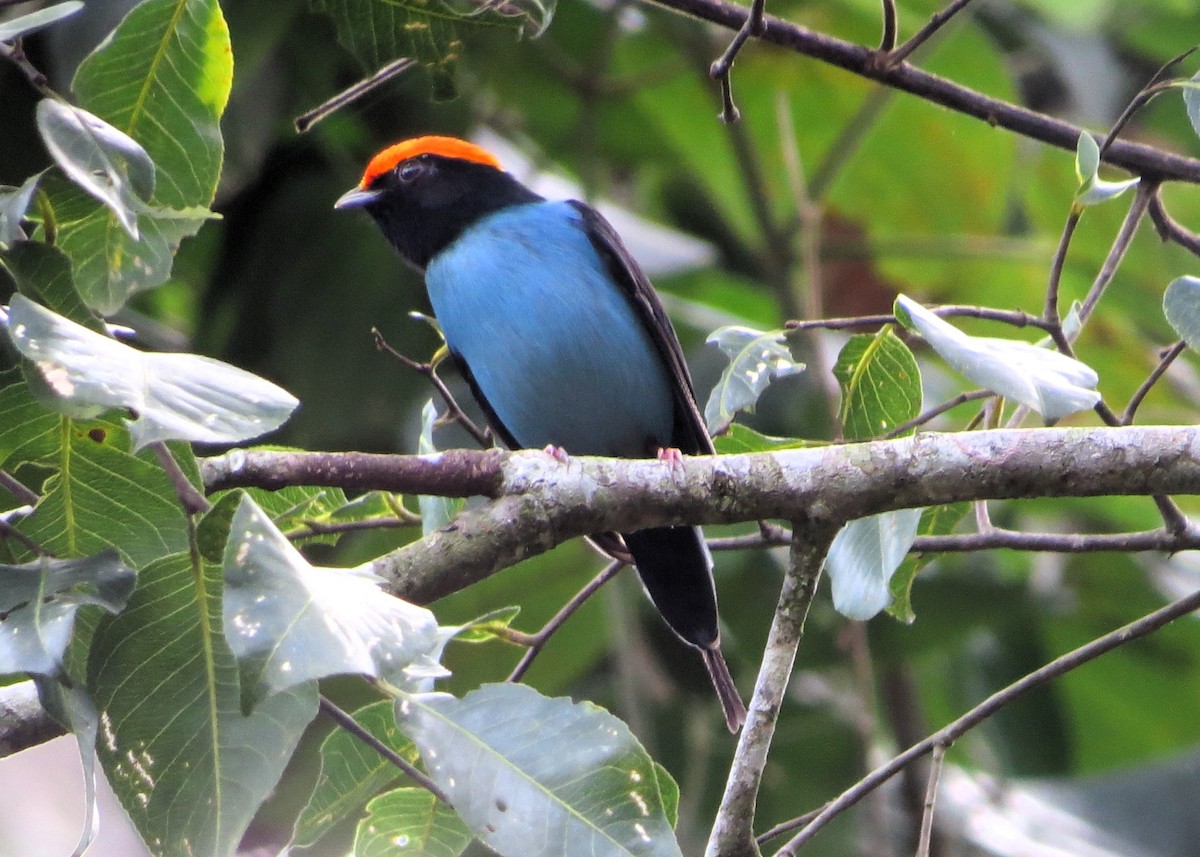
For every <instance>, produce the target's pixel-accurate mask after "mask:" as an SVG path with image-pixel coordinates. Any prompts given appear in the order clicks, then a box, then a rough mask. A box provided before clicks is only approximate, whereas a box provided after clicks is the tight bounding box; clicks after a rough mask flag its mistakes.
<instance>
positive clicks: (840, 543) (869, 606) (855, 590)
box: [825, 509, 922, 621]
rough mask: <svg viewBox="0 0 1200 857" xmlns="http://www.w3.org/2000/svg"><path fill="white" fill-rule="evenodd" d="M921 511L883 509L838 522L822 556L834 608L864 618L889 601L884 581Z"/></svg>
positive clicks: (900, 559)
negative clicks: (883, 510) (827, 549)
mask: <svg viewBox="0 0 1200 857" xmlns="http://www.w3.org/2000/svg"><path fill="white" fill-rule="evenodd" d="M921 512H922V510H921V509H900V510H898V511H895V512H884V513H883V514H881V515H872V516H870V517H869V518H859V519H858V520H855V521H851V522H850V523H848V524H846V526H844V527H842V529H841V530H840V531H839V532H838V534H837V536H835V537H834V540H833V544H832V545H830V546H829V554H828V556H827V557H826V559H825V567H826V568H827V569H828V570H829V581H830V584H831V585H832V588H833V606H834V607H835V608H836V609H837V611H838V612H839V613H841V614H842V615H843V616H846V617H848V618H850V619H861V620H864V621H865V620H867V619H870V618H871V617H872V616H874V615H875V614H876V613H878V612H879V611H880V610H882V609H883V608H885V607H887V606H888V604H890V603H891V601H892V593H891V590H890V587H889V584H890V583H891V580H892V575H893V574H895V573H896V569H898V568H899V567H900V564H901V563H903V562H904V559H905V557H907V556H908V549H909V548H910V547H912V543H913V539H915V538H916V537H917V525H918V524H920V522H921Z"/></svg>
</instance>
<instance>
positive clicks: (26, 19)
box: [0, 0, 83, 42]
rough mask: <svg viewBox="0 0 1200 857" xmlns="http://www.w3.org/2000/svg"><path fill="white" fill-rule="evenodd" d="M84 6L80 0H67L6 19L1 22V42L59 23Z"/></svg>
mask: <svg viewBox="0 0 1200 857" xmlns="http://www.w3.org/2000/svg"><path fill="white" fill-rule="evenodd" d="M82 8H83V3H81V2H80V0H66V2H65V3H55V4H54V5H53V6H47V7H46V8H44V9H38V10H37V11H36V12H30V13H29V14H27V15H21V16H20V17H17V18H13V19H12V20H11V21H4V22H3V23H0V42H7V41H9V40H10V39H19V38H21V37H22V36H27V35H29V34H30V33H34V32H37V31H38V30H40V29H42V27H48V26H50V25H51V24H54V23H57V22H58V21H61V20H62V19H63V18H66V17H67V16H68V15H74V14H75V13H76V12H78V11H79V10H80V9H82Z"/></svg>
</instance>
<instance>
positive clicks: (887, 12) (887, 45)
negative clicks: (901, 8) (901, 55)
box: [879, 0, 896, 54]
mask: <svg viewBox="0 0 1200 857" xmlns="http://www.w3.org/2000/svg"><path fill="white" fill-rule="evenodd" d="M895 47H896V0H883V35H882V36H881V37H880V39H879V50H880V52H881V53H884V54H887V53H890V52H891V51H892V50H894V49H895Z"/></svg>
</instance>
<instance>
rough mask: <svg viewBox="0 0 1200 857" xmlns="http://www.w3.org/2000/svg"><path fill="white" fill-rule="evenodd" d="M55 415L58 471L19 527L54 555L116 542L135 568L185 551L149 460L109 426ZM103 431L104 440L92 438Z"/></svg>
mask: <svg viewBox="0 0 1200 857" xmlns="http://www.w3.org/2000/svg"><path fill="white" fill-rule="evenodd" d="M58 421H59V436H58V440H59V445H58V448H57V455H58V460H57V462H56V464H57V471H58V472H57V473H56V474H55V475H54V476H53V477H51V479H50V480H49V481H48V482H47V488H48V490H47V491H46V493H45V494H44V495H43V496H42V499H41V501H40V502H39V503H38V504H37V508H36V509H35V510H34V512H33V514H32V515H30V516H29V517H28V518H26V519H25V520H24V521H22V522H21V526H20V529H21V532H23V533H25V534H26V535H28V536H29V537H30V538H32V539H33V540H34V541H36V542H37V543H38V544H40V545H41V546H42V547H43V548H45V549H46V550H48V551H51V552H53V553H54V554H56V555H58V556H81V555H86V554H91V553H96V552H98V551H101V550H103V549H104V548H115V549H116V550H118V551H120V553H121V555H122V556H123V557H124V558H125V560H126V561H127V562H128V563H129V564H130V565H132V566H133V567H134V568H139V569H140V568H142V567H143V566H145V565H147V564H148V563H150V562H152V561H154V560H156V559H158V558H159V557H162V556H164V555H165V554H169V553H176V552H179V551H183V550H186V549H187V544H188V536H187V522H186V519H185V517H184V514H183V510H182V509H181V508H180V506H179V498H178V496H177V495H176V493H175V489H174V487H173V486H172V485H171V482H170V480H169V479H168V478H167V476H166V474H165V473H163V470H162V468H161V467H160V466H159V465H158V463H157V462H156V461H153V460H150V459H149V455H150V454H149V453H145V457H135V456H133V455H130V454H129V453H128V452H126V451H124V450H123V449H119V448H117V446H116V445H115V444H114V443H113V442H112V438H111V435H112V434H113V433H114V432H115V431H116V428H115V427H114V429H113V430H112V431H109V430H106V429H103V428H99V427H97V428H95V429H94V430H93V431H92V432H87V433H85V432H84V431H82V430H81V429H79V428H78V427H77V426H76V425H75V424H73V423H72V422H71V421H69V420H65V419H61V418H59V419H58ZM101 434H103V435H104V438H103V439H97V438H100V437H101Z"/></svg>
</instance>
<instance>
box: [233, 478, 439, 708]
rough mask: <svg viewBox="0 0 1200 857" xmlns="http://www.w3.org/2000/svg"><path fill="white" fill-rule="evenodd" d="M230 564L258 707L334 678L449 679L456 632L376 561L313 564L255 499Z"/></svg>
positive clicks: (242, 658) (242, 649)
mask: <svg viewBox="0 0 1200 857" xmlns="http://www.w3.org/2000/svg"><path fill="white" fill-rule="evenodd" d="M224 569H225V595H224V600H223V610H224V616H225V636H226V638H227V639H228V640H229V646H230V648H231V649H232V650H233V653H234V655H235V656H236V657H237V659H238V663H239V667H240V669H241V674H242V695H243V699H244V700H246V701H249V702H250V703H251V705H252V704H254V703H258V702H260V701H261V700H263V699H265V698H266V697H268V696H271V695H272V694H275V693H278V692H280V691H282V690H286V689H287V688H289V687H292V686H293V685H296V684H300V683H301V682H306V681H313V680H315V679H319V678H323V677H325V676H330V675H366V676H371V677H373V678H376V679H379V680H381V681H383V682H386V683H387V684H389V685H392V686H393V687H397V688H401V689H407V690H415V689H418V688H420V687H422V686H423V685H424V684H425V682H426V681H427V680H428V679H431V678H437V677H440V676H444V675H448V673H447V671H446V669H445V668H444V667H442V666H441V664H440V663H439V659H440V657H441V651H442V647H443V646H444V645H445V642H446V640H447V639H448V638H449V637H450V636H451V635H452V633H453V629H449V630H443V629H441V628H439V627H438V624H437V620H436V619H435V618H434V616H433V613H431V612H430V611H428V610H426V609H425V608H424V607H418V606H416V605H415V604H409V603H408V602H407V601H403V600H401V599H399V598H396V597H395V596H392V595H388V594H387V593H386V592H384V591H383V590H382V589H380V588H379V584H380V583H381V582H382V581H381V580H380V578H378V577H376V576H375V575H374V574H372V573H371V571H370V566H369V565H365V566H360V567H358V568H319V567H316V566H312V565H309V563H308V561H307V560H305V559H304V557H303V556H301V554H300V552H299V551H298V550H296V549H295V548H294V547H292V545H291V543H290V542H289V541H288V540H287V538H286V537H285V536H284V535H283V534H282V533H280V532H279V530H278V529H277V528H276V527H275V525H274V524H273V523H271V519H270V518H268V517H267V515H266V513H265V512H263V511H262V509H260V508H259V507H258V506H257V505H256V504H255V503H254V501H253V500H251V499H250V498H249V497H243V498H242V501H241V505H239V506H238V509H237V512H236V513H235V514H234V517H233V522H232V524H231V525H230V530H229V541H228V542H227V543H226V547H225V561H224Z"/></svg>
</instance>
